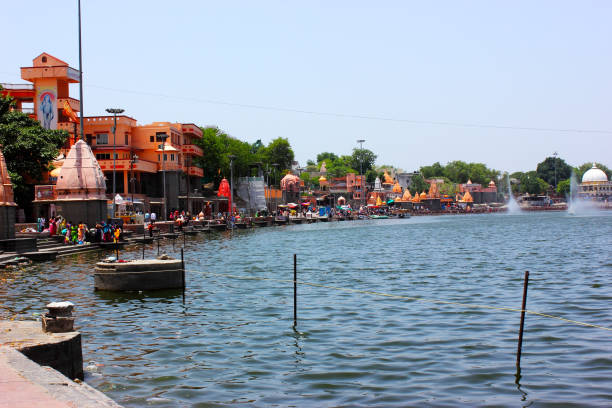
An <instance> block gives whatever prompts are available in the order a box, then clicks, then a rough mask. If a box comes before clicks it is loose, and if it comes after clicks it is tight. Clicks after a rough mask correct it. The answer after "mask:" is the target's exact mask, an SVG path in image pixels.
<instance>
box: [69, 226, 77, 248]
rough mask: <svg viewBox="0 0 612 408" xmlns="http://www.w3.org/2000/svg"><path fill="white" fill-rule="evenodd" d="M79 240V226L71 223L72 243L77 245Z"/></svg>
mask: <svg viewBox="0 0 612 408" xmlns="http://www.w3.org/2000/svg"><path fill="white" fill-rule="evenodd" d="M78 238H79V226H78V225H77V224H72V223H70V243H71V244H76V243H77V240H78Z"/></svg>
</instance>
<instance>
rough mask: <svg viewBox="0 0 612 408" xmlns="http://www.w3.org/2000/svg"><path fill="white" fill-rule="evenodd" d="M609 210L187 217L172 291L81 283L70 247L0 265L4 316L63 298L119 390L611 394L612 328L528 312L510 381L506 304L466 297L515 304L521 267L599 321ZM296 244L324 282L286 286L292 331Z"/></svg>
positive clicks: (156, 402) (373, 400)
mask: <svg viewBox="0 0 612 408" xmlns="http://www.w3.org/2000/svg"><path fill="white" fill-rule="evenodd" d="M610 215H612V213H608V214H591V215H586V216H569V215H567V214H565V213H530V214H523V215H504V214H488V215H469V216H438V217H413V218H410V219H389V220H371V221H354V222H349V221H345V222H336V223H318V224H311V225H295V226H285V227H275V228H262V229H253V230H245V231H237V232H235V233H229V232H226V233H212V234H209V235H205V234H200V235H199V236H196V237H190V238H187V242H186V245H185V259H186V264H187V269H188V270H187V290H186V292H185V297H184V299H183V296H182V293H181V292H180V291H179V292H177V291H170V292H151V293H144V294H142V293H140V294H139V293H132V294H113V293H107V292H94V291H93V277H92V270H93V266H94V263H95V262H96V261H97V260H99V259H100V258H101V257H102V256H103V254H101V253H89V254H80V255H73V256H69V257H65V258H62V259H60V260H58V261H56V262H54V263H45V264H38V265H34V266H30V267H27V268H24V269H17V270H13V271H2V272H0V277H1V280H0V297H1V298H2V307H1V309H0V318H11V317H14V318H17V319H37V318H38V317H39V313H41V312H43V311H44V305H45V304H46V303H47V302H49V301H51V300H61V299H66V300H71V301H72V302H73V303H75V305H76V315H77V323H76V325H77V326H78V329H79V330H80V331H81V332H82V334H83V359H84V362H85V366H87V368H86V381H87V382H88V383H89V384H91V385H92V386H94V387H96V388H97V389H99V390H101V391H103V392H104V393H106V394H107V395H109V396H110V397H111V398H113V399H114V400H116V401H117V402H118V403H120V404H122V405H124V406H126V407H139V406H159V407H177V406H179V407H182V406H193V407H211V406H226V405H238V404H241V403H242V404H246V405H247V406H262V407H264V406H265V407H268V406H458V405H466V406H509V407H518V406H533V407H536V406H537V407H547V406H563V407H571V406H580V407H584V406H611V405H612V331H610V330H605V329H602V328H597V327H590V326H581V325H579V324H576V323H572V322H567V321H563V320H558V319H552V318H549V317H543V316H539V315H532V314H528V315H527V317H526V322H525V335H524V342H523V356H522V364H521V369H522V370H521V376H520V377H518V381H517V376H516V374H517V370H516V366H515V361H516V346H517V334H518V328H519V322H520V313H519V312H517V311H506V310H499V309H489V308H479V307H470V306H467V305H465V304H476V305H486V306H493V307H498V308H512V309H520V307H521V297H522V290H523V276H524V271H525V270H529V271H530V284H529V292H528V300H527V309H529V310H533V311H538V312H542V313H546V314H551V315H555V316H561V317H564V318H567V319H570V320H575V321H579V322H586V323H590V324H595V325H600V326H603V327H606V328H612V311H611V306H612V302H611V301H612V253H611V251H610V249H611V244H612V216H610ZM180 246H182V240H177V242H176V245H175V247H174V249H173V246H172V245H171V244H169V245H167V246H166V247H165V248H163V249H164V250H165V251H166V252H168V253H169V254H170V255H177V254H178V251H179V248H180ZM156 250H157V247H156V246H155V247H153V246H149V247H147V250H146V252H147V256H153V255H156ZM294 253H295V254H297V260H298V264H297V269H298V280H299V281H302V282H308V283H314V284H320V285H323V286H314V285H306V284H299V285H298V325H297V329H296V330H294V328H293V283H292V282H291V281H290V280H291V279H292V278H293V254H294ZM140 256H141V247H134V248H132V249H130V250H125V251H123V253H122V257H125V258H138V257H140ZM247 277H249V278H257V279H242V278H247ZM262 278H265V279H262ZM346 289H350V291H349V290H346ZM373 292H376V293H373ZM385 295H396V297H393V296H385ZM414 298H419V299H418V300H416V299H414ZM434 300H441V301H447V302H455V303H461V305H458V304H455V303H436V302H433V301H434Z"/></svg>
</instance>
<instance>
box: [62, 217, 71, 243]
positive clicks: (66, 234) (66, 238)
mask: <svg viewBox="0 0 612 408" xmlns="http://www.w3.org/2000/svg"><path fill="white" fill-rule="evenodd" d="M70 227H71V225H70V223H69V222H67V223H66V226H65V227H64V229H63V230H62V233H63V235H64V244H69V243H70Z"/></svg>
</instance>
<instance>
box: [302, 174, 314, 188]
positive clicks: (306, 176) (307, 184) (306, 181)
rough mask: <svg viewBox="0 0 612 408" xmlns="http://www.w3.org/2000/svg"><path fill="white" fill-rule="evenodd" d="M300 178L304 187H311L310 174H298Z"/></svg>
mask: <svg viewBox="0 0 612 408" xmlns="http://www.w3.org/2000/svg"><path fill="white" fill-rule="evenodd" d="M300 178H301V179H302V180H303V181H304V187H306V188H311V187H312V178H311V177H310V174H308V173H307V172H303V173H302V174H300Z"/></svg>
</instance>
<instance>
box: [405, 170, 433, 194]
mask: <svg viewBox="0 0 612 408" xmlns="http://www.w3.org/2000/svg"><path fill="white" fill-rule="evenodd" d="M408 189H409V190H410V193H411V194H413V195H414V194H420V193H422V192H423V191H426V190H429V184H427V182H426V181H425V179H424V178H423V176H421V175H420V174H415V175H414V176H412V180H411V181H410V186H409V188H408Z"/></svg>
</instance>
